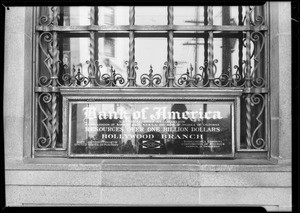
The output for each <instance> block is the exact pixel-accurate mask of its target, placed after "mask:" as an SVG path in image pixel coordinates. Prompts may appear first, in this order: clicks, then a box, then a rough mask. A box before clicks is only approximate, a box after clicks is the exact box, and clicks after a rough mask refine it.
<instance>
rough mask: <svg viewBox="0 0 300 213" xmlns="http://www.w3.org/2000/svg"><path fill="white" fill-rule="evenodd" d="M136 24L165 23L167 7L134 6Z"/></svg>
mask: <svg viewBox="0 0 300 213" xmlns="http://www.w3.org/2000/svg"><path fill="white" fill-rule="evenodd" d="M135 24H136V25H166V24H167V7H152V6H148V7H135Z"/></svg>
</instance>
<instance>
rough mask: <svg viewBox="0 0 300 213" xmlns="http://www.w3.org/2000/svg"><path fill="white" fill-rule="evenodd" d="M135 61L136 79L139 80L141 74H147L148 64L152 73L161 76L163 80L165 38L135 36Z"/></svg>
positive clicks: (165, 59) (165, 51) (163, 80)
mask: <svg viewBox="0 0 300 213" xmlns="http://www.w3.org/2000/svg"><path fill="white" fill-rule="evenodd" d="M135 61H136V62H137V63H138V70H137V71H136V72H137V81H138V82H140V76H141V75H142V74H144V73H145V74H149V70H150V66H152V67H153V74H160V75H161V76H162V83H161V84H163V83H164V82H165V75H164V70H163V66H164V63H165V62H166V61H167V38H149V37H144V38H140V37H139V38H136V39H135Z"/></svg>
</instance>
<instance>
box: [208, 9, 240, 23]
mask: <svg viewBox="0 0 300 213" xmlns="http://www.w3.org/2000/svg"><path fill="white" fill-rule="evenodd" d="M241 8H242V10H241ZM241 8H239V7H238V6H214V7H213V24H214V25H242V24H241V23H242V22H243V18H244V14H245V7H241ZM239 14H241V16H239Z"/></svg>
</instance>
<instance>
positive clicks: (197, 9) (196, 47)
mask: <svg viewBox="0 0 300 213" xmlns="http://www.w3.org/2000/svg"><path fill="white" fill-rule="evenodd" d="M198 21H199V7H196V22H195V23H196V25H198ZM196 33H198V31H196ZM195 40H196V42H195V44H196V45H195V66H194V67H195V74H197V67H198V40H199V39H198V37H196V39H195ZM191 76H192V77H193V75H192V73H191Z"/></svg>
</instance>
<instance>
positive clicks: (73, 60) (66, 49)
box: [59, 36, 90, 77]
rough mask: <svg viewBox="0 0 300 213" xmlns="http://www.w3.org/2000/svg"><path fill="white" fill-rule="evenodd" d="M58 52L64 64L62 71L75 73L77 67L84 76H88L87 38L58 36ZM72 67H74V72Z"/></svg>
mask: <svg viewBox="0 0 300 213" xmlns="http://www.w3.org/2000/svg"><path fill="white" fill-rule="evenodd" d="M59 39H60V44H62V45H61V46H60V54H61V56H60V57H61V58H62V62H63V65H64V73H70V74H74V75H76V73H77V71H78V69H80V73H81V74H82V75H84V76H86V77H87V76H88V70H87V67H88V65H87V63H86V61H87V60H89V59H90V56H89V48H88V47H89V42H90V40H89V38H68V37H62V36H61V37H60V38H59ZM73 68H75V69H76V72H74V70H73Z"/></svg>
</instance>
